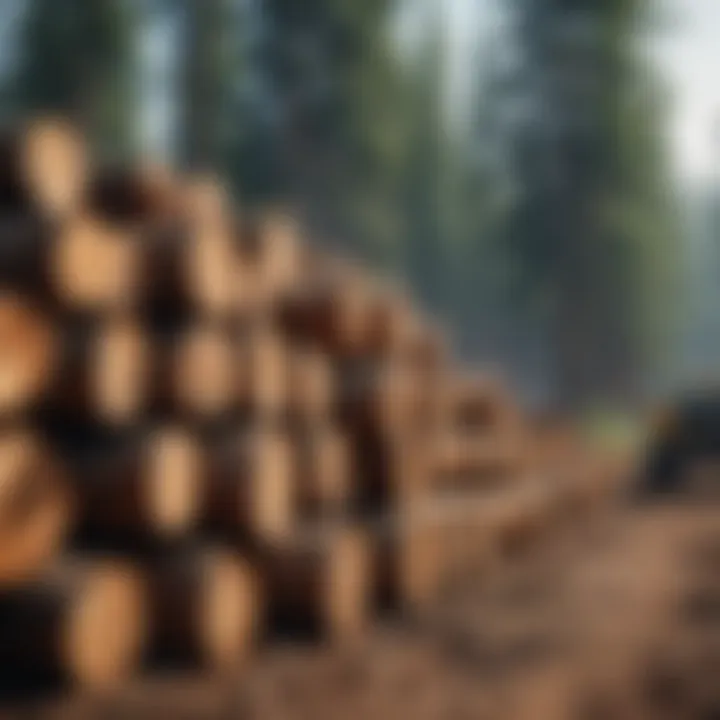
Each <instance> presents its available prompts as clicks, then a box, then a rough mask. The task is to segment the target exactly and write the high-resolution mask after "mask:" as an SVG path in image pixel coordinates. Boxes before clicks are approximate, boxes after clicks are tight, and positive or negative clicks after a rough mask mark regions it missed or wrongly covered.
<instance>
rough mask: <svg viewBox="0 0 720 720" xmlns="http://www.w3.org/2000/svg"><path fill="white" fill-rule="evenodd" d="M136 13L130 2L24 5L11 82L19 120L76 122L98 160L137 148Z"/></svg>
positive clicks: (73, 0) (34, 1) (38, 0)
mask: <svg viewBox="0 0 720 720" xmlns="http://www.w3.org/2000/svg"><path fill="white" fill-rule="evenodd" d="M133 11H134V7H133V5H132V3H131V2H130V1H129V0H93V1H92V2H88V1H87V0H64V1H63V2H56V0H28V4H27V7H26V8H25V9H24V16H23V19H22V22H21V27H20V38H19V55H18V58H17V65H16V68H15V71H14V73H13V77H12V80H11V85H12V92H11V95H12V99H13V103H14V105H15V106H16V107H17V108H18V110H19V111H21V112H54V113H63V114H66V115H69V116H72V117H74V118H76V119H77V120H78V121H79V122H80V123H81V124H82V125H83V126H84V127H85V128H86V129H87V131H88V133H89V134H90V136H91V138H92V140H93V141H94V142H95V144H96V147H97V149H98V152H101V153H105V154H109V155H110V154H111V155H121V154H124V153H126V152H127V151H128V150H129V149H130V148H131V147H132V146H133V145H134V141H135V137H134V136H135V130H136V124H135V110H136V107H135V106H136V103H135V97H134V94H133V70H134V67H133V62H134V55H133V51H134V47H133V43H134V23H133Z"/></svg>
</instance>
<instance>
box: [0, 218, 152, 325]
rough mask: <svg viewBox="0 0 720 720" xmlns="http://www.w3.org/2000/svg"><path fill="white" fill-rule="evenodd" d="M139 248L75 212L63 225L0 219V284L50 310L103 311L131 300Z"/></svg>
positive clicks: (113, 230)
mask: <svg viewBox="0 0 720 720" xmlns="http://www.w3.org/2000/svg"><path fill="white" fill-rule="evenodd" d="M138 258H139V246H138V245H137V244H136V243H134V242H133V241H132V236H131V235H130V234H128V233H127V232H125V231H123V230H122V229H118V228H117V227H114V226H111V225H108V224H107V223H105V222H104V221H103V220H101V219H99V218H98V217H96V216H94V215H91V214H89V213H85V212H78V213H76V214H74V215H73V216H71V217H70V218H68V219H67V220H66V221H65V222H63V223H59V224H58V223H51V222H47V221H45V220H43V219H42V218H40V217H38V216H31V215H23V214H19V215H6V216H3V218H2V220H0V281H1V282H2V283H3V285H6V286H8V287H11V288H15V289H16V290H19V291H21V292H23V293H27V294H30V295H32V296H33V297H35V298H36V299H37V300H38V301H42V302H43V303H46V304H48V305H50V306H55V307H59V309H61V310H69V311H73V312H79V313H82V312H98V311H103V312H104V311H109V310H115V309H117V308H126V307H128V306H130V305H131V304H132V303H133V302H135V299H136V296H137V290H138V278H139V265H138Z"/></svg>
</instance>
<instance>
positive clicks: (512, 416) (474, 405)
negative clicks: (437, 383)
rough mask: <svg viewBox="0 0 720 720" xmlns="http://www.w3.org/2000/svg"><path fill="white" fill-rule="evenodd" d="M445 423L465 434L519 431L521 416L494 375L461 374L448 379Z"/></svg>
mask: <svg viewBox="0 0 720 720" xmlns="http://www.w3.org/2000/svg"><path fill="white" fill-rule="evenodd" d="M445 402H446V405H445V413H446V423H447V425H448V426H449V427H451V428H454V429H457V430H460V431H465V432H476V433H479V432H483V431H487V430H493V429H495V428H498V427H500V426H502V427H503V429H504V430H506V431H510V430H517V429H518V422H519V417H518V413H517V409H516V408H515V407H514V406H513V403H512V402H511V400H510V398H509V397H508V394H507V392H506V390H505V388H504V387H503V386H502V384H501V383H500V382H499V381H498V380H497V379H496V378H494V377H492V376H485V375H478V374H473V373H460V374H457V375H455V376H453V377H450V378H448V379H447V383H446V387H445Z"/></svg>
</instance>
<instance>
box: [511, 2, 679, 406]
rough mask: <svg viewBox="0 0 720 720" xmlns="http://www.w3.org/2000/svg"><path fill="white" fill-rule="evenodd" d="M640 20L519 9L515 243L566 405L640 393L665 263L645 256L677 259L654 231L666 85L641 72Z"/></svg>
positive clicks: (661, 203) (559, 6) (624, 5)
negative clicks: (656, 285)
mask: <svg viewBox="0 0 720 720" xmlns="http://www.w3.org/2000/svg"><path fill="white" fill-rule="evenodd" d="M643 9H644V3H642V0H612V1H611V2H607V3H601V4H598V3H596V2H591V1H590V0H583V1H580V2H572V3H571V2H567V1H566V0H539V1H538V0H534V1H533V2H530V1H529V0H516V2H515V3H514V10H515V20H516V24H515V28H516V39H517V42H518V47H519V51H520V52H519V57H520V62H519V64H518V70H517V73H516V83H517V86H518V88H519V91H518V94H517V97H516V101H518V100H519V102H517V104H516V106H515V108H516V113H515V120H514V127H513V131H512V134H511V137H512V141H511V143H510V146H511V147H512V148H513V156H512V164H513V171H514V178H515V181H516V186H517V196H518V202H517V205H516V207H515V208H514V211H513V213H512V218H511V220H512V222H511V223H510V224H509V226H508V228H507V240H508V244H509V246H510V247H511V248H512V250H513V252H514V257H515V259H516V260H517V262H518V264H519V265H520V267H521V269H522V270H523V271H524V272H523V278H524V281H523V282H524V285H525V286H526V287H527V288H528V289H529V293H528V297H527V300H528V308H529V311H528V312H529V313H531V317H532V321H533V322H535V323H538V324H539V325H540V326H541V327H542V328H544V336H545V342H546V345H547V347H548V348H549V349H550V350H551V352H552V361H551V363H552V368H553V377H552V379H551V382H552V384H553V385H554V390H555V393H556V396H557V398H558V399H559V402H560V403H561V404H562V405H563V406H565V407H568V408H578V407H581V406H583V405H584V404H586V403H588V402H593V401H597V400H600V399H603V398H604V397H606V396H608V397H612V396H614V397H627V393H628V391H629V389H631V388H634V387H636V386H637V383H638V380H639V376H640V375H641V374H642V372H643V370H644V365H643V356H644V351H645V337H644V336H645V335H646V331H647V329H648V320H649V318H648V314H647V312H646V310H647V306H648V296H647V293H646V291H647V290H648V289H649V287H651V286H652V285H653V282H652V281H651V280H649V278H650V276H652V275H653V265H654V264H655V265H656V263H654V262H653V259H652V257H651V255H650V253H648V249H650V248H652V247H653V246H654V250H655V251H656V252H657V253H658V255H666V254H667V248H668V240H667V238H666V237H663V236H664V235H666V232H665V230H664V229H663V227H662V224H651V223H648V222H647V221H648V220H650V219H651V218H652V216H653V214H657V215H656V217H662V216H663V215H664V212H665V209H666V208H667V202H666V200H667V197H666V188H664V187H663V181H662V179H663V177H664V173H663V168H662V158H661V149H660V145H659V143H658V142H657V140H658V137H659V135H658V128H659V125H658V123H659V122H661V120H662V117H663V115H662V113H661V112H656V113H654V114H650V113H648V112H647V110H648V109H649V108H651V107H653V105H652V103H649V102H648V101H649V100H650V99H651V98H652V97H654V96H655V90H656V88H655V87H652V86H651V85H650V84H649V78H650V74H649V73H648V72H644V71H641V70H640V65H639V62H640V61H639V56H638V46H637V43H638V37H639V33H640V31H641V30H642V25H641V22H642V20H643V13H642V11H643ZM645 70H647V68H645ZM643 107H644V108H645V109H646V111H645V112H644V113H643V120H642V123H638V122H637V120H638V115H637V114H636V113H637V112H638V111H639V110H640V109H641V108H643ZM518 108H519V112H518V111H517V110H518ZM631 117H632V119H630V118H631ZM638 130H641V132H642V135H643V138H642V139H641V138H639V137H638V136H637V132H638ZM633 134H635V137H634V138H633V139H631V138H632V135H633ZM666 227H667V225H666ZM655 299H657V296H656V297H655ZM651 304H652V303H651Z"/></svg>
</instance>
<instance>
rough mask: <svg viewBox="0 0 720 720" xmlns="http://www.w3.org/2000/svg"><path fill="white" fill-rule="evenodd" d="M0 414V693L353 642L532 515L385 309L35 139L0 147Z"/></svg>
mask: <svg viewBox="0 0 720 720" xmlns="http://www.w3.org/2000/svg"><path fill="white" fill-rule="evenodd" d="M0 418H1V419H2V431H1V433H0V665H1V666H2V668H1V669H0V675H1V674H3V673H5V671H6V670H7V671H8V672H9V670H10V669H12V672H13V673H14V674H17V673H19V674H20V675H21V676H22V677H26V676H28V675H42V676H45V675H48V674H51V675H54V676H55V675H57V676H59V677H61V678H62V679H65V680H70V681H75V682H79V683H81V684H85V685H91V686H94V687H98V686H106V685H108V684H114V683H117V682H119V681H121V680H123V679H124V678H126V677H127V676H128V675H129V674H131V673H133V672H137V671H138V670H139V668H140V667H141V666H142V665H143V664H144V663H155V662H171V663H181V664H191V665H193V666H195V667H198V668H204V669H208V670H215V671H221V670H222V671H225V670H228V669H230V668H233V667H235V666H237V665H238V664H240V663H242V662H244V661H245V659H246V658H247V657H248V655H249V654H250V653H251V651H252V648H253V646H254V645H255V644H256V643H257V642H259V641H260V639H261V638H263V637H265V636H266V634H267V633H266V630H268V629H269V628H270V629H271V628H274V627H281V628H283V629H288V630H290V629H292V630H295V629H303V630H311V631H312V632H314V633H315V634H316V635H318V636H319V637H320V638H322V639H324V640H326V641H332V642H336V643H340V644H344V643H350V642H354V641H356V640H357V639H358V638H359V637H360V636H361V635H362V630H363V628H364V627H365V624H366V622H367V619H368V617H369V616H370V614H371V612H372V609H373V608H374V607H376V602H378V601H382V602H384V603H387V602H391V603H393V604H395V605H396V606H399V607H403V608H418V607H422V606H424V605H426V604H427V603H430V602H432V601H433V600H434V599H436V598H437V597H438V596H439V593H440V591H441V590H442V589H443V587H444V586H446V585H447V584H448V583H449V582H451V580H452V578H453V577H457V576H458V575H462V574H465V573H467V572H474V571H475V570H476V569H477V568H479V567H481V566H482V564H483V563H484V562H485V561H486V560H487V559H488V558H489V557H497V556H498V553H502V552H504V551H508V550H511V549H512V548H516V547H517V546H518V545H519V544H522V543H523V542H526V541H528V538H530V539H531V538H532V535H533V531H534V530H536V529H537V528H538V527H539V525H540V524H541V523H542V520H543V518H546V517H550V513H551V507H550V506H551V502H550V500H549V496H548V494H547V493H542V492H535V491H533V492H528V491H527V489H528V486H529V484H531V485H532V483H533V482H534V480H535V479H534V478H532V477H531V476H530V474H529V468H528V466H527V463H526V462H525V461H524V458H523V447H524V445H523V427H522V422H521V419H520V415H519V412H518V411H517V409H516V408H514V407H513V404H512V402H511V401H510V399H509V398H508V397H507V396H506V394H505V393H504V392H503V390H502V388H501V387H500V385H499V384H498V383H496V382H492V381H488V380H487V379H485V378H482V377H479V376H472V375H468V374H467V373H460V372H458V371H455V370H453V369H452V366H451V364H450V360H449V357H448V354H447V348H446V344H445V341H444V338H443V337H442V335H441V334H440V333H439V332H438V329H437V328H436V327H435V326H434V325H433V324H432V323H431V322H430V321H428V320H427V319H426V318H424V317H423V316H422V315H421V314H420V313H419V312H418V310H417V309H416V308H415V307H414V306H413V304H412V302H411V301H410V299H409V298H408V297H407V295H406V294H405V293H404V292H403V291H402V290H400V289H398V288H397V287H394V286H391V285H390V284H388V283H383V282H380V281H379V280H378V279H376V278H373V277H371V276H370V275H368V274H367V273H364V272H363V271H362V270H360V269H359V268H358V267H357V266H356V265H354V264H352V263H349V262H346V261H343V260H340V259H337V258H333V257H330V256H328V255H325V254H323V253H321V252H320V251H318V250H316V249H314V248H313V247H312V246H311V245H309V244H305V243H303V242H301V240H300V238H299V234H298V228H297V227H296V226H295V225H294V224H293V223H292V222H291V220H290V219H289V218H287V217H285V216H283V215H281V214H277V213H269V214H268V213H265V214H262V215H261V216H256V217H242V218H239V219H238V217H237V216H236V214H235V213H234V211H233V208H232V207H231V204H230V202H229V200H228V198H227V197H226V195H225V193H224V192H223V189H222V187H221V186H220V185H219V184H218V183H216V182H214V181H213V180H210V179H207V178H189V179H187V178H180V177H175V176H173V174H172V173H169V172H166V171H164V170H162V169H158V168H153V167H136V168H114V169H107V168H97V167H95V166H94V165H93V163H92V161H91V158H90V157H89V155H88V153H87V151H86V149H85V148H84V145H83V142H82V140H81V138H79V137H78V136H77V134H76V132H75V130H74V129H73V128H72V127H69V126H67V125H66V124H64V123H63V122H60V121H57V120H42V121H35V122H32V123H28V124H26V125H25V126H23V127H22V128H19V129H16V130H14V131H13V132H10V133H8V134H6V135H5V136H4V137H3V138H2V140H0ZM538 487H539V485H538V484H537V483H536V484H535V490H537V489H538Z"/></svg>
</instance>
